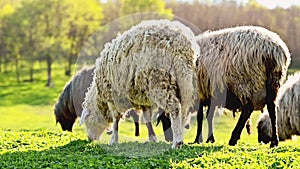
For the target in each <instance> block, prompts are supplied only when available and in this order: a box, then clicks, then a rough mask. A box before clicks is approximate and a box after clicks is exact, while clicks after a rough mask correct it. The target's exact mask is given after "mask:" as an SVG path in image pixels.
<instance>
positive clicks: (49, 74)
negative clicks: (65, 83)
mask: <svg viewBox="0 0 300 169" xmlns="http://www.w3.org/2000/svg"><path fill="white" fill-rule="evenodd" d="M51 66H52V59H51V56H47V83H46V86H47V87H49V86H50V85H51Z"/></svg>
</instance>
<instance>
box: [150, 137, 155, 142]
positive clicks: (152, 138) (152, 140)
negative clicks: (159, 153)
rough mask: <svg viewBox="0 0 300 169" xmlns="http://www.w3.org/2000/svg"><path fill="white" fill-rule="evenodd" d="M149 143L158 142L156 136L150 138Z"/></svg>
mask: <svg viewBox="0 0 300 169" xmlns="http://www.w3.org/2000/svg"><path fill="white" fill-rule="evenodd" d="M149 142H157V138H156V136H149Z"/></svg>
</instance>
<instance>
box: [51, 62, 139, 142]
mask: <svg viewBox="0 0 300 169" xmlns="http://www.w3.org/2000/svg"><path fill="white" fill-rule="evenodd" d="M94 69H95V67H83V68H82V69H80V70H79V71H77V72H76V74H75V75H74V76H73V78H72V80H70V81H69V82H68V83H67V84H66V85H65V87H64V90H63V91H62V93H61V94H60V96H59V98H58V101H57V103H56V104H55V108H54V114H55V118H56V123H60V125H61V127H62V130H64V131H65V130H67V131H72V129H73V125H74V122H75V120H76V118H77V117H80V116H81V112H82V102H83V101H84V97H85V93H86V92H87V90H88V87H89V86H90V84H91V83H92V80H93V74H92V73H93V72H94ZM127 115H129V116H132V117H133V119H134V123H135V136H139V123H138V120H139V117H138V115H137V114H136V113H135V111H130V112H128V114H127Z"/></svg>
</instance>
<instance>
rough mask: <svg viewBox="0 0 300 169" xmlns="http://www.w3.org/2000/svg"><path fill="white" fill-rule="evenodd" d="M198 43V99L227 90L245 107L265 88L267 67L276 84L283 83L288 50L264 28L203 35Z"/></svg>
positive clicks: (234, 29)
mask: <svg viewBox="0 0 300 169" xmlns="http://www.w3.org/2000/svg"><path fill="white" fill-rule="evenodd" d="M197 42H198V44H199V46H200V49H201V52H200V55H199V58H198V59H197V68H198V78H199V81H201V82H199V84H198V85H199V95H200V100H205V99H208V98H210V97H211V96H216V93H218V92H221V93H222V92H223V91H224V90H225V89H226V88H228V89H230V90H232V91H233V93H234V94H235V95H236V96H237V97H238V98H239V99H240V100H241V103H242V104H245V103H246V102H247V99H251V98H253V97H254V94H256V93H257V92H260V91H261V90H264V89H265V83H266V80H267V78H268V77H267V76H268V75H267V72H266V70H267V68H269V67H270V69H271V72H270V74H271V75H270V77H274V78H277V79H276V80H275V81H277V82H278V83H279V84H282V82H283V81H284V79H285V75H286V71H287V68H288V65H289V63H290V54H289V51H288V48H287V46H286V45H285V43H284V42H283V41H282V40H281V39H280V37H279V36H278V35H277V34H276V33H274V32H271V31H269V30H267V29H265V28H261V27H256V26H241V27H235V28H227V29H222V30H219V31H213V32H205V33H203V34H201V35H199V36H197ZM268 64H271V65H270V66H269V67H268ZM241 91H243V92H241Z"/></svg>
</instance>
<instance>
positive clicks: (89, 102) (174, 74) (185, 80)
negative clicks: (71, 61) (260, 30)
mask: <svg viewBox="0 0 300 169" xmlns="http://www.w3.org/2000/svg"><path fill="white" fill-rule="evenodd" d="M197 51H199V46H198V45H197V43H196V41H195V39H194V35H193V33H192V31H191V30H190V29H189V28H187V27H185V26H184V25H183V24H181V23H179V22H176V21H175V22H171V21H168V20H150V21H143V22H141V23H140V24H138V25H136V26H133V27H132V28H131V29H129V30H128V31H126V32H124V33H123V34H122V35H119V36H118V37H117V38H116V39H114V40H112V42H111V43H107V44H106V45H105V48H104V50H103V51H102V52H101V54H100V57H99V58H98V59H97V60H96V69H95V71H94V74H95V75H94V79H93V83H92V86H91V90H89V91H88V93H87V95H86V99H85V105H86V106H87V107H93V108H92V109H91V110H97V109H98V108H99V106H97V104H94V103H95V102H94V101H93V100H97V101H96V103H100V102H105V103H107V102H113V103H114V106H115V108H116V109H117V110H118V111H119V112H124V111H126V110H127V109H129V108H132V106H133V105H146V106H150V105H153V104H160V103H153V102H152V101H151V100H149V97H148V95H149V93H148V94H147V91H150V90H151V87H153V86H149V83H148V82H150V84H151V82H152V84H153V85H154V84H155V83H156V84H157V85H163V86H165V89H166V91H165V92H166V93H167V92H168V88H169V87H172V86H178V93H177V94H176V95H180V98H181V102H182V105H185V106H186V105H187V106H186V107H185V108H184V109H186V110H187V109H188V108H187V107H188V106H192V105H193V104H194V101H195V100H196V98H197V83H196V74H195V61H196V55H197ZM163 83H164V84H163ZM93 90H95V91H97V92H95V91H93ZM95 93H97V94H95ZM157 95H160V94H159V93H157ZM89 98H90V99H89ZM157 106H158V107H160V106H162V105H157ZM186 110H184V111H186ZM105 116H107V114H106V115H105Z"/></svg>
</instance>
